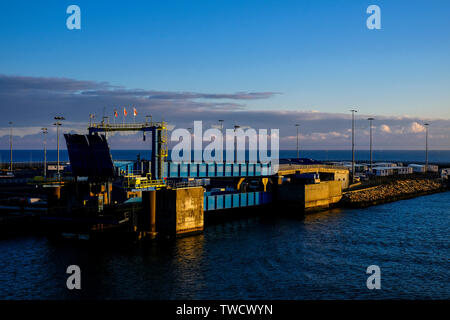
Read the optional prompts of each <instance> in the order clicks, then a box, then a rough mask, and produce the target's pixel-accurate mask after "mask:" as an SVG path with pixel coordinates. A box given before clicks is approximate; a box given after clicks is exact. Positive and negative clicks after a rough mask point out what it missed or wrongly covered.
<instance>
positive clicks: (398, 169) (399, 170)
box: [392, 167, 414, 174]
mask: <svg viewBox="0 0 450 320" xmlns="http://www.w3.org/2000/svg"><path fill="white" fill-rule="evenodd" d="M392 169H393V170H394V174H412V173H413V171H414V170H413V168H411V167H392Z"/></svg>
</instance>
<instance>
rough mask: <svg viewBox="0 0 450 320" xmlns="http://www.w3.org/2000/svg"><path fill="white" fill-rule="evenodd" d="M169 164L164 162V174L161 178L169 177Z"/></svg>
mask: <svg viewBox="0 0 450 320" xmlns="http://www.w3.org/2000/svg"><path fill="white" fill-rule="evenodd" d="M168 168H169V163H168V162H164V174H163V178H167V177H168V176H169V169H168Z"/></svg>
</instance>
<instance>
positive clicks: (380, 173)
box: [373, 167, 394, 177]
mask: <svg viewBox="0 0 450 320" xmlns="http://www.w3.org/2000/svg"><path fill="white" fill-rule="evenodd" d="M373 173H374V174H375V175H376V176H377V177H386V176H392V175H393V174H394V169H393V168H392V167H375V168H373Z"/></svg>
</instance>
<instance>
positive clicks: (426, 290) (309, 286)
mask: <svg viewBox="0 0 450 320" xmlns="http://www.w3.org/2000/svg"><path fill="white" fill-rule="evenodd" d="M449 214H450V192H446V193H441V194H434V195H429V196H424V197H419V198H415V199H411V200H405V201H399V202H395V203H390V204H385V205H381V206H375V207H371V208H366V209H355V210H347V209H346V210H340V209H339V210H338V209H336V210H331V211H327V212H323V213H318V214H312V215H308V216H307V217H306V218H305V219H287V218H275V219H267V218H250V219H241V220H236V221H232V222H226V223H220V224H214V225H208V226H207V229H206V231H205V232H204V234H202V235H198V236H193V237H189V238H183V239H178V240H176V241H175V242H174V243H172V244H166V245H161V244H153V245H149V246H146V247H143V246H137V247H131V248H126V247H121V248H117V247H114V246H110V247H106V248H105V247H102V248H99V247H93V246H90V245H77V244H70V243H65V244H59V245H54V244H52V243H49V242H48V241H47V240H46V239H45V238H40V237H27V238H16V239H10V240H3V241H0V298H2V299H79V298H81V299H85V298H89V299H329V298H338V299H382V298H388V299H389V298H406V299H416V298H421V299H450V285H449V279H450V270H449V268H450V241H449V230H450V218H449ZM71 264H77V265H79V266H80V267H81V271H82V290H80V291H78V292H73V291H69V290H68V289H66V285H65V283H66V279H67V278H66V274H65V271H66V268H67V266H68V265H71ZM373 264H375V265H378V266H379V267H380V268H381V290H373V291H371V290H368V289H367V287H366V279H367V277H368V275H366V268H367V267H368V266H369V265H373Z"/></svg>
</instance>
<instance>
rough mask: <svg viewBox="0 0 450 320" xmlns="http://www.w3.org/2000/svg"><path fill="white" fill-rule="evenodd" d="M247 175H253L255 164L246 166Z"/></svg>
mask: <svg viewBox="0 0 450 320" xmlns="http://www.w3.org/2000/svg"><path fill="white" fill-rule="evenodd" d="M247 175H248V176H250V177H253V176H254V175H255V164H254V163H249V164H248V170H247Z"/></svg>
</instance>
